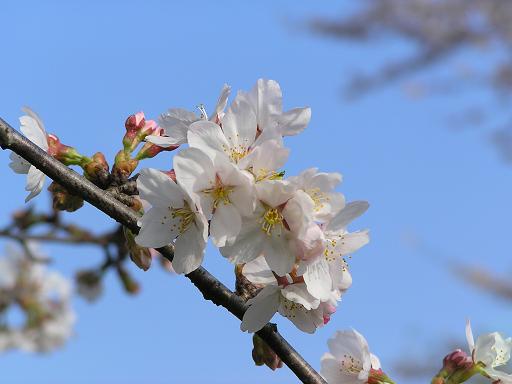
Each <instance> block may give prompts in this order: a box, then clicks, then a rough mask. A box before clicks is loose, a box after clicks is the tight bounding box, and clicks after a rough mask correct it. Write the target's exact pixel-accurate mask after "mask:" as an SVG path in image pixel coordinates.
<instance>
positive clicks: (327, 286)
mask: <svg viewBox="0 0 512 384" xmlns="http://www.w3.org/2000/svg"><path fill="white" fill-rule="evenodd" d="M303 277H304V282H305V283H306V287H307V289H308V292H309V293H310V294H311V295H312V296H314V297H316V298H317V299H320V300H322V301H326V300H328V299H329V297H330V295H331V288H332V280H331V275H330V272H329V263H327V261H326V260H325V258H324V257H319V258H318V259H317V260H315V261H314V262H312V263H309V264H308V265H307V267H306V272H305V273H304V275H303Z"/></svg>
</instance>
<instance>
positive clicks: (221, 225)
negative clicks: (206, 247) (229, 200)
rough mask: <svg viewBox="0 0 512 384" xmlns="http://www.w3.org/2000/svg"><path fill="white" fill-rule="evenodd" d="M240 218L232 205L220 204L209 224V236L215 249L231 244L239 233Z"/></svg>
mask: <svg viewBox="0 0 512 384" xmlns="http://www.w3.org/2000/svg"><path fill="white" fill-rule="evenodd" d="M241 227H242V217H241V216H240V213H239V212H238V210H237V209H236V208H235V207H234V206H233V204H224V203H220V204H219V205H218V206H217V208H216V210H215V212H214V214H213V217H212V221H211V223H210V235H211V237H212V241H213V244H215V246H216V247H223V246H225V245H226V243H227V242H229V243H231V242H233V240H234V239H235V237H236V236H237V235H238V234H239V233H240V228H241Z"/></svg>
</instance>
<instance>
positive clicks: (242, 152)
mask: <svg viewBox="0 0 512 384" xmlns="http://www.w3.org/2000/svg"><path fill="white" fill-rule="evenodd" d="M187 137H188V144H189V145H190V146H191V147H193V148H198V149H200V150H202V151H203V152H205V153H206V154H207V155H208V156H210V157H211V158H214V157H215V156H216V155H217V154H219V153H220V154H223V155H224V156H226V157H227V158H228V159H229V160H230V161H231V162H233V163H235V164H237V165H238V166H239V167H240V169H249V168H250V166H251V165H252V164H251V158H248V156H249V155H250V154H251V153H252V151H254V150H255V148H257V147H258V146H259V145H261V144H263V143H264V142H266V141H268V140H274V141H276V142H277V143H278V144H280V143H282V138H281V136H280V135H279V134H278V133H277V132H276V131H272V130H268V132H266V133H264V134H262V133H261V132H259V131H258V130H257V123H256V115H255V114H254V111H253V109H252V107H251V106H250V104H249V103H248V102H247V101H246V100H245V99H244V98H243V97H241V96H240V94H239V95H238V96H237V97H236V98H235V100H234V101H233V102H232V103H231V105H230V107H229V108H228V110H227V111H226V113H225V115H224V117H223V118H222V122H221V124H220V125H219V124H215V123H213V122H211V121H203V120H202V121H197V122H195V123H193V124H191V125H190V129H189V130H188V136H187Z"/></svg>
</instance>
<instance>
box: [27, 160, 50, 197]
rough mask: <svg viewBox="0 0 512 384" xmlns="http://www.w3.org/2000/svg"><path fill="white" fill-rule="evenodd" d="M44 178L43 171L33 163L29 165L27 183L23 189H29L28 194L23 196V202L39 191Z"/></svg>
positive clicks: (41, 188)
mask: <svg viewBox="0 0 512 384" xmlns="http://www.w3.org/2000/svg"><path fill="white" fill-rule="evenodd" d="M45 178H46V175H45V174H44V173H43V172H41V171H40V170H39V169H37V168H36V167H34V166H33V165H32V166H30V168H29V170H28V173H27V185H26V186H25V190H26V191H30V194H29V195H28V196H27V197H26V198H25V203H27V202H28V201H30V200H31V199H32V198H34V197H35V196H37V195H39V194H40V193H41V191H42V190H43V186H44V180H45Z"/></svg>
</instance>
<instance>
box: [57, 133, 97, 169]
mask: <svg viewBox="0 0 512 384" xmlns="http://www.w3.org/2000/svg"><path fill="white" fill-rule="evenodd" d="M48 153H49V154H50V155H51V156H53V157H55V158H56V159H57V160H59V161H60V162H61V163H63V164H65V165H82V164H83V163H84V162H86V161H88V160H89V159H88V158H87V157H86V156H82V155H81V154H79V153H78V152H77V150H76V149H75V148H73V147H69V146H67V145H64V144H62V143H61V142H60V140H59V138H58V137H57V136H55V135H53V134H49V135H48Z"/></svg>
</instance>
